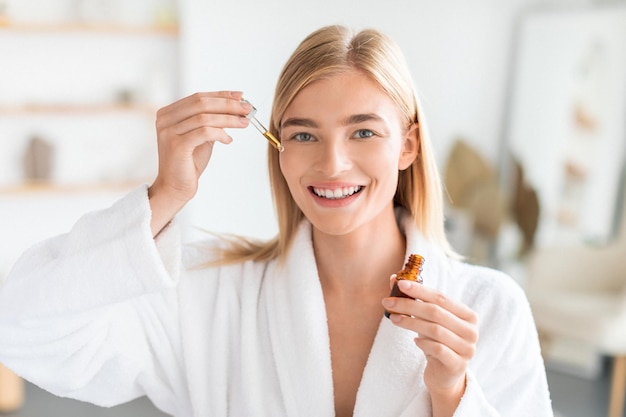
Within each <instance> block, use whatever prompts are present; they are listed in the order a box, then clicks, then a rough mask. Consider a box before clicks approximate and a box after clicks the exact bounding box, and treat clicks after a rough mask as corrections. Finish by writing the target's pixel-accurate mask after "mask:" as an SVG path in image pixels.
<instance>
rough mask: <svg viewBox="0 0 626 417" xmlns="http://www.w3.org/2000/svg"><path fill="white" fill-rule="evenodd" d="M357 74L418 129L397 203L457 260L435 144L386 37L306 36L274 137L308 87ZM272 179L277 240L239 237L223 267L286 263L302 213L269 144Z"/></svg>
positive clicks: (283, 89)
mask: <svg viewBox="0 0 626 417" xmlns="http://www.w3.org/2000/svg"><path fill="white" fill-rule="evenodd" d="M354 69H356V70H359V71H361V72H363V73H364V74H367V75H368V76H369V77H371V79H372V80H374V81H375V82H377V83H378V84H379V85H380V86H381V87H382V89H383V90H384V91H385V92H387V94H389V96H390V97H391V99H392V100H393V101H394V102H395V103H396V104H397V105H398V107H399V109H400V111H401V112H402V114H403V116H404V118H405V121H406V126H411V125H413V124H415V123H417V124H418V135H419V154H418V157H417V158H416V160H415V161H414V162H413V164H412V165H411V166H410V167H409V168H407V169H406V170H403V171H400V173H399V178H398V187H397V190H396V194H395V197H394V204H395V205H396V206H401V207H403V208H404V209H406V210H407V211H408V212H409V213H410V214H411V217H412V218H413V221H414V223H415V225H416V227H417V228H418V230H420V231H421V233H422V234H423V235H424V236H425V238H426V239H427V240H429V241H431V242H433V243H435V244H437V245H439V246H440V247H442V249H443V250H444V251H446V252H447V253H448V254H450V255H453V254H454V252H453V251H452V249H451V247H450V245H449V243H448V241H447V239H446V235H445V230H444V215H443V196H442V185H441V180H440V177H439V172H438V170H437V166H436V163H435V157H434V154H433V152H432V145H431V143H430V138H429V135H428V131H427V128H426V124H425V121H424V117H423V115H422V111H421V106H420V105H419V103H418V98H417V94H416V93H415V89H414V86H413V81H412V78H411V75H410V72H409V70H408V66H407V64H406V61H405V58H404V55H403V54H402V52H401V51H400V49H399V47H398V45H397V44H396V43H395V42H394V41H393V40H392V39H391V38H390V37H388V36H387V35H385V34H383V33H381V32H380V31H377V30H374V29H365V30H362V31H359V32H357V33H354V32H352V31H351V30H350V29H348V28H346V27H344V26H339V25H334V26H326V27H323V28H321V29H318V30H316V31H315V32H313V33H311V34H310V35H309V36H307V37H306V38H305V39H304V40H303V41H302V42H301V43H300V45H299V46H298V47H297V48H296V50H295V51H294V52H293V54H292V55H291V57H290V58H289V60H288V61H287V63H286V64H285V66H284V68H283V70H282V72H281V74H280V77H279V79H278V82H277V85H276V91H275V94H274V101H273V107H272V114H271V117H270V127H269V130H270V132H271V133H272V134H273V135H274V136H276V137H280V121H281V119H282V117H283V114H284V112H285V110H286V109H287V107H288V106H289V104H290V103H291V102H292V100H293V99H294V97H295V96H296V95H297V94H298V93H299V92H300V91H301V90H302V89H303V88H305V87H306V86H307V85H309V84H311V83H312V82H314V81H316V80H319V79H321V78H324V77H329V76H332V75H333V74H337V73H339V72H345V71H347V70H354ZM268 165H269V176H270V183H271V187H272V194H273V198H274V206H275V209H276V214H277V218H278V235H277V236H276V237H275V238H274V239H272V240H271V241H268V242H255V241H250V240H246V239H240V238H235V239H232V240H231V243H232V244H231V245H230V246H229V247H228V249H226V250H225V251H224V252H223V253H222V254H221V255H222V256H221V258H220V261H219V263H233V262H240V261H244V260H269V259H274V258H279V259H284V257H285V256H286V254H287V252H288V250H289V246H290V244H291V241H292V239H293V236H294V234H295V232H296V229H297V228H298V226H299V224H300V222H301V221H302V220H303V219H304V214H303V213H302V211H301V210H300V208H299V207H298V205H297V204H296V202H295V201H294V200H293V198H292V196H291V193H290V192H289V188H288V186H287V182H286V181H285V178H284V177H283V174H282V172H281V170H280V166H279V153H278V152H276V150H275V149H274V148H273V147H272V146H271V145H268Z"/></svg>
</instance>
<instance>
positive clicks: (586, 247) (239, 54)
mask: <svg viewBox="0 0 626 417" xmlns="http://www.w3.org/2000/svg"><path fill="white" fill-rule="evenodd" d="M334 23H341V24H345V25H348V26H351V27H354V28H357V29H359V28H365V27H375V28H378V29H381V30H383V31H385V32H387V33H389V34H390V35H391V36H392V37H394V38H395V39H396V40H397V41H398V43H399V44H400V46H401V48H402V49H403V51H404V53H405V55H406V58H407V60H408V62H409V65H410V67H411V71H412V75H413V77H414V80H415V83H416V88H417V90H418V93H419V95H420V97H421V99H422V104H423V107H424V113H425V115H426V118H427V121H428V125H429V130H430V134H431V137H432V140H433V143H434V148H435V153H436V155H437V159H438V163H439V169H440V173H441V175H442V178H443V182H444V185H445V188H446V196H447V199H446V202H447V206H446V230H447V233H448V238H449V240H450V242H451V243H452V245H453V247H454V249H455V250H456V251H458V252H459V253H461V254H463V255H465V256H466V258H467V259H468V260H469V261H470V262H473V263H478V264H482V265H486V266H490V267H494V268H497V269H500V270H503V271H504V272H506V273H507V274H509V275H510V276H511V277H512V278H513V279H514V280H515V281H516V282H517V283H518V284H519V285H520V286H521V287H522V288H523V289H524V290H525V291H526V293H527V295H528V299H529V302H530V305H531V308H532V310H533V315H534V317H535V320H536V322H537V327H538V330H539V336H540V340H541V342H542V353H543V357H544V360H545V364H546V369H547V373H548V383H549V386H550V391H551V396H552V403H553V409H554V412H555V416H557V417H603V416H608V417H623V416H626V407H625V406H624V398H625V395H626V256H624V255H625V254H626V201H625V199H626V1H624V0H614V1H611V0H510V1H506V2H502V1H498V0H466V1H460V0H441V1H438V2H432V1H427V0H392V1H387V2H382V1H375V0H361V1H354V0H333V1H330V0H319V1H317V2H312V3H310V4H298V3H296V2H290V1H287V0H262V1H258V0H256V1H255V0H239V1H237V2H216V1H205V0H134V1H132V2H128V1H122V0H0V57H1V58H0V285H2V282H3V279H4V277H6V275H7V274H8V272H9V271H10V269H11V267H12V265H13V263H14V262H15V261H16V259H17V258H18V257H19V255H20V253H21V252H23V251H24V250H25V249H26V248H27V247H29V246H30V245H32V244H34V243H36V242H37V241H39V240H42V239H45V238H47V237H50V236H53V235H56V234H59V233H63V232H65V231H66V230H68V229H69V228H70V227H71V225H72V224H73V223H74V222H75V221H76V220H77V219H78V218H79V217H80V216H81V215H82V214H84V213H86V212H88V211H91V210H96V209H99V208H104V207H107V206H109V205H110V204H112V203H113V202H114V201H116V200H117V199H118V198H120V197H121V196H122V195H124V194H126V193H128V192H129V191H130V190H132V189H134V188H136V187H138V186H139V185H141V184H145V183H150V181H151V180H152V179H153V178H154V176H155V174H156V162H157V157H156V139H155V131H154V118H155V112H156V111H157V110H158V109H159V108H160V107H162V106H165V105H167V104H169V103H171V102H173V101H175V100H177V99H179V98H181V97H184V96H186V95H188V94H191V93H194V92H197V91H213V90H227V89H232V90H241V91H244V92H245V95H246V98H247V99H249V100H250V101H251V102H253V103H254V105H255V106H256V108H257V110H258V111H257V113H256V116H257V118H258V119H259V120H261V121H262V122H267V121H268V118H269V111H270V109H271V105H272V96H273V88H274V83H275V81H276V79H277V77H278V74H279V72H280V69H281V66H282V64H283V62H284V61H285V60H286V59H287V57H288V55H289V53H290V52H291V50H293V49H294V48H295V46H296V45H297V43H298V42H299V41H300V40H301V39H302V38H303V37H304V36H305V35H306V34H308V33H309V32H311V31H312V30H314V29H316V28H317V27H320V26H323V25H327V24H334ZM233 135H235V141H234V142H233V143H232V144H231V145H229V147H228V149H227V148H226V147H223V146H217V147H216V148H215V154H216V155H217V157H215V158H213V161H212V162H211V164H210V166H209V168H208V169H207V172H206V173H205V174H204V175H203V177H202V180H201V188H200V190H199V192H198V195H197V196H196V198H195V199H194V200H193V201H192V202H191V203H190V204H188V205H187V206H186V207H185V209H184V210H183V211H182V212H181V213H180V215H179V218H180V221H181V222H183V224H186V225H188V226H189V227H188V228H186V229H185V233H186V234H185V235H184V236H183V238H184V239H186V240H187V241H192V240H194V239H195V238H197V237H198V233H202V232H199V230H202V229H204V230H212V231H216V232H230V233H236V234H242V235H246V236H252V237H257V238H260V239H267V238H271V237H273V236H274V235H275V234H276V231H277V225H276V220H275V217H274V208H273V204H272V201H271V193H270V189H269V181H268V174H267V171H266V153H267V141H265V140H264V139H263V138H262V137H261V136H260V135H259V133H258V132H256V131H255V130H254V129H252V128H250V129H246V130H243V131H237V132H236V133H235V132H234V133H233ZM225 179H227V181H226V180H225ZM242 190H245V192H242ZM220 201H222V202H223V201H230V202H233V203H234V204H228V205H225V204H220ZM251 202H253V203H252V204H251ZM206 212H211V213H212V214H211V216H206V215H205V213H206ZM0 415H7V416H11V417H22V416H23V417H43V416H45V417H56V416H59V417H61V416H63V417H74V416H87V415H88V416H90V417H91V416H95V417H97V416H117V417H124V416H129V417H130V416H133V417H141V416H155V417H158V416H164V414H163V413H161V412H160V411H158V410H157V409H156V408H155V407H154V406H153V405H152V404H151V403H150V402H149V401H148V400H146V399H145V398H140V399H137V400H134V401H132V402H130V403H128V404H123V405H120V406H116V407H113V408H109V409H105V408H99V407H96V406H94V405H90V404H85V403H81V402H78V401H75V400H70V399H65V398H58V397H55V396H53V395H51V394H49V393H46V392H45V391H43V390H41V389H39V388H38V387H36V386H34V385H32V384H30V383H28V382H25V381H23V380H22V379H20V378H19V377H17V376H16V375H14V374H13V373H12V372H11V371H9V370H8V369H6V368H4V367H2V365H1V364H0Z"/></svg>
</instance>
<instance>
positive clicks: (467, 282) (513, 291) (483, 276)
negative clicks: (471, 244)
mask: <svg viewBox="0 0 626 417" xmlns="http://www.w3.org/2000/svg"><path fill="white" fill-rule="evenodd" d="M447 281H448V282H447V285H446V286H448V287H452V288H456V289H457V291H458V292H459V294H458V295H459V297H460V298H461V299H462V300H463V301H464V302H465V303H467V304H468V305H470V307H472V308H474V309H476V310H483V311H485V312H491V313H493V312H496V311H497V312H498V313H500V314H502V313H507V312H508V314H507V315H509V314H513V315H515V314H519V312H520V311H523V310H526V309H527V308H528V300H527V298H526V293H525V292H524V289H523V288H522V287H521V286H520V285H519V283H518V282H517V281H515V280H514V279H513V278H512V277H511V276H510V275H508V274H506V273H504V272H502V271H500V270H496V269H494V268H491V267H487V266H482V265H475V264H471V263H467V262H463V261H451V268H450V274H449V275H448V279H447Z"/></svg>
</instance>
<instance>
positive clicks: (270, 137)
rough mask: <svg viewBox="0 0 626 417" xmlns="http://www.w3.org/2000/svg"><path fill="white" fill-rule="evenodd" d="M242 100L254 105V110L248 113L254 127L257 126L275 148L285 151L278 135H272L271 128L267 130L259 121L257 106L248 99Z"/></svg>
mask: <svg viewBox="0 0 626 417" xmlns="http://www.w3.org/2000/svg"><path fill="white" fill-rule="evenodd" d="M241 101H243V102H245V103H248V104H249V105H250V106H252V110H250V113H248V115H247V116H246V117H247V118H248V119H249V120H250V123H251V124H252V125H253V126H254V127H256V129H257V130H258V131H259V132H261V134H262V135H263V136H264V137H265V139H267V140H268V141H269V142H270V143H271V144H272V146H273V147H274V148H276V149H278V151H279V152H282V151H284V150H285V148H284V147H283V145H282V144H281V143H280V141H279V140H278V139H276V137H275V136H274V135H272V133H271V132H270V131H269V130H267V129H266V128H265V126H263V125H262V124H261V122H259V120H258V119H257V118H256V117H255V114H256V107H254V106H253V105H252V103H250V102H249V101H248V100H245V99H242V100H241Z"/></svg>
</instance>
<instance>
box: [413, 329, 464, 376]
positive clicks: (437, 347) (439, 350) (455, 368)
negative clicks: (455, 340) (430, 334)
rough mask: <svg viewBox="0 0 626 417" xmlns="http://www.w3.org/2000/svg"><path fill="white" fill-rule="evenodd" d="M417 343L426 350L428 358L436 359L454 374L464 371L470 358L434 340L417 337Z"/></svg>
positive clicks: (425, 353) (423, 350)
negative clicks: (461, 355)
mask: <svg viewBox="0 0 626 417" xmlns="http://www.w3.org/2000/svg"><path fill="white" fill-rule="evenodd" d="M415 344H416V345H417V347H418V348H420V349H421V350H422V352H424V355H426V357H427V358H428V360H432V359H435V360H437V361H439V362H440V363H441V364H442V365H443V366H445V367H446V368H447V369H448V370H449V371H450V372H451V373H453V374H457V373H458V374H461V373H464V372H465V370H466V369H467V363H468V361H469V358H465V357H460V356H459V355H457V354H456V353H455V352H454V351H452V350H451V349H450V348H448V347H447V346H445V345H442V344H441V343H437V342H435V341H433V340H429V339H422V338H419V337H418V338H415Z"/></svg>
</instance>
